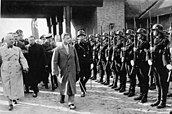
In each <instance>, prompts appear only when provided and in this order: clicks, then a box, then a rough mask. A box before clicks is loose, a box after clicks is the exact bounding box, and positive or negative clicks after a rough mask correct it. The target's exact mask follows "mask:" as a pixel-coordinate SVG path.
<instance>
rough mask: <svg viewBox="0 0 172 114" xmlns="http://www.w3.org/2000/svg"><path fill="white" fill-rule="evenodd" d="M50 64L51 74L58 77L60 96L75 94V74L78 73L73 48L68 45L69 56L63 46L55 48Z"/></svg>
mask: <svg viewBox="0 0 172 114" xmlns="http://www.w3.org/2000/svg"><path fill="white" fill-rule="evenodd" d="M51 64H52V74H53V75H57V76H58V82H59V87H60V94H61V95H74V94H75V93H76V72H79V71H80V67H79V60H78V55H77V52H76V50H75V48H74V47H73V46H71V45H69V54H67V51H66V49H65V47H64V45H63V44H61V45H60V46H58V47H56V49H55V50H54V53H53V56H52V63H51ZM69 88H71V91H70V89H69Z"/></svg>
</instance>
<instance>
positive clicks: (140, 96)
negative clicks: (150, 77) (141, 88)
mask: <svg viewBox="0 0 172 114" xmlns="http://www.w3.org/2000/svg"><path fill="white" fill-rule="evenodd" d="M142 97H143V96H142V95H139V96H138V97H135V98H134V100H136V101H137V100H141V99H142Z"/></svg>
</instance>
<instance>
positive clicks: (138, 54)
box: [128, 28, 149, 103]
mask: <svg viewBox="0 0 172 114" xmlns="http://www.w3.org/2000/svg"><path fill="white" fill-rule="evenodd" d="M134 45H135V46H134V48H133V51H132V56H133V57H132V58H133V59H132V60H131V65H132V70H131V74H130V88H129V92H128V97H132V96H134V95H135V86H136V75H137V77H138V80H139V86H140V95H139V96H138V97H136V98H134V100H141V103H145V102H147V94H148V88H149V76H148V71H149V65H148V63H147V60H146V53H147V50H148V49H149V42H148V41H147V39H146V30H145V29H143V28H139V29H138V30H137V33H136V36H135V41H134Z"/></svg>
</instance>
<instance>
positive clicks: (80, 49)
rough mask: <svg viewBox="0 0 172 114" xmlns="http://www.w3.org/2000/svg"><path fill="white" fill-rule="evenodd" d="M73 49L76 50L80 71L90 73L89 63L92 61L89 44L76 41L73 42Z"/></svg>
mask: <svg viewBox="0 0 172 114" xmlns="http://www.w3.org/2000/svg"><path fill="white" fill-rule="evenodd" d="M75 49H76V51H77V54H78V58H79V65H80V69H81V71H80V73H81V74H85V73H88V72H89V74H90V72H91V70H90V69H91V63H92V62H93V60H92V52H91V45H90V44H89V43H88V42H85V43H80V44H78V43H77V44H75Z"/></svg>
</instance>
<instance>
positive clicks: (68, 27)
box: [64, 6, 72, 33]
mask: <svg viewBox="0 0 172 114" xmlns="http://www.w3.org/2000/svg"><path fill="white" fill-rule="evenodd" d="M64 12H65V13H64V14H65V19H66V21H65V22H66V23H65V24H66V32H67V33H71V25H70V22H71V17H72V8H71V7H70V6H66V7H64Z"/></svg>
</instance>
